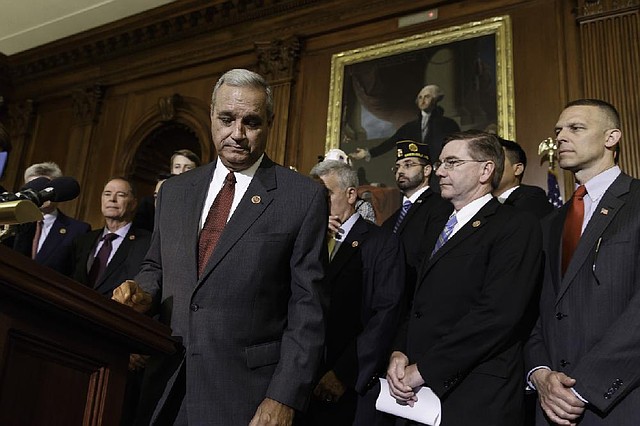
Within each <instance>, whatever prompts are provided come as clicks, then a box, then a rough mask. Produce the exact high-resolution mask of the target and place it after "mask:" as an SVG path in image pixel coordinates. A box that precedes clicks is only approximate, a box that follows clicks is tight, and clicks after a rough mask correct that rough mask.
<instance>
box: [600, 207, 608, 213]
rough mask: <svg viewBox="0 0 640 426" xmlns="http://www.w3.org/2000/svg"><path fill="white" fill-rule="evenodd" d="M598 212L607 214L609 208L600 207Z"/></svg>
mask: <svg viewBox="0 0 640 426" xmlns="http://www.w3.org/2000/svg"><path fill="white" fill-rule="evenodd" d="M600 214H604V215H608V214H609V210H607V209H605V208H604V207H603V208H601V209H600Z"/></svg>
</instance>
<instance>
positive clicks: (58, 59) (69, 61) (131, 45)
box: [9, 0, 320, 84]
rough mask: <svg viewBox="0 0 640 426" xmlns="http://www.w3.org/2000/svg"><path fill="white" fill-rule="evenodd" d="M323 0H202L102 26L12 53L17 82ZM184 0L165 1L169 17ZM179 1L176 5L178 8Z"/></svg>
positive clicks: (14, 78) (13, 74)
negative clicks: (126, 22)
mask: <svg viewBox="0 0 640 426" xmlns="http://www.w3.org/2000/svg"><path fill="white" fill-rule="evenodd" d="M319 1H320V0H221V1H217V2H199V3H200V5H201V7H200V8H197V9H193V10H188V11H184V12H182V13H178V14H175V15H173V16H170V17H169V18H165V19H158V20H155V21H153V22H149V17H146V19H139V22H138V23H137V24H138V25H136V23H135V22H134V23H129V25H127V27H126V28H119V29H117V30H115V31H111V32H109V31H105V28H106V27H107V26H104V27H100V28H99V29H96V30H95V31H89V32H87V33H86V35H84V36H83V39H86V41H83V42H79V41H78V38H77V37H69V38H67V39H63V40H61V41H59V42H56V43H53V44H52V45H51V46H43V47H42V48H36V49H32V50H31V51H29V52H25V53H23V54H16V55H13V56H10V57H9V61H10V63H11V76H12V77H13V81H14V83H16V84H18V83H24V82H27V81H29V80H32V79H35V78H41V77H43V76H46V75H49V74H52V73H58V72H62V71H65V70H69V69H74V68H77V67H80V66H87V65H93V64H96V63H101V62H104V61H107V60H111V59H114V58H118V57H121V56H125V55H129V54H133V53H136V52H139V51H142V50H147V49H150V48H153V47H159V46H162V45H165V44H167V43H170V42H174V41H179V40H182V39H185V38H190V37H194V36H198V35H201V34H205V33H208V32H213V31H220V29H222V28H226V27H230V26H233V25H237V24H240V23H245V22H250V21H253V20H257V19H259V18H260V19H262V18H264V17H267V16H273V15H277V14H282V13H285V12H289V11H292V10H295V9H299V8H302V7H305V6H308V5H309V4H312V3H315V2H319ZM180 3H181V2H177V5H176V3H172V4H169V5H167V6H164V7H162V8H160V9H163V11H164V14H163V15H164V16H165V17H166V16H167V15H170V14H171V12H172V11H173V10H174V9H178V8H181V6H182V4H180ZM174 5H175V7H174Z"/></svg>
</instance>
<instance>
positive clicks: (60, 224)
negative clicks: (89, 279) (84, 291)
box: [13, 210, 91, 275]
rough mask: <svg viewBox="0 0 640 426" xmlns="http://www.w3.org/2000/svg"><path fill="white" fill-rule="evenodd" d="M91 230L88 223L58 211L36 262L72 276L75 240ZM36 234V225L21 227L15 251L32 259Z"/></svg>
mask: <svg viewBox="0 0 640 426" xmlns="http://www.w3.org/2000/svg"><path fill="white" fill-rule="evenodd" d="M90 230H91V226H90V225H89V224H88V223H85V222H81V221H79V220H75V219H73V218H70V217H69V216H67V215H65V214H64V213H62V212H61V211H60V210H58V217H57V218H56V221H55V222H54V223H53V226H52V227H51V231H49V234H48V235H47V239H46V240H45V241H44V243H43V244H42V247H41V248H40V251H39V252H38V254H37V255H36V258H35V261H36V262H38V263H39V264H41V265H44V266H48V267H50V268H51V269H55V270H56V271H58V272H60V273H62V274H65V275H71V272H72V271H73V261H72V257H71V246H72V243H73V240H74V239H75V238H76V237H78V236H80V235H83V234H86V233H87V232H89V231H90ZM35 232H36V224H35V223H25V224H22V225H19V227H18V232H17V234H16V237H15V240H14V244H13V248H14V250H16V251H18V252H20V253H22V254H24V255H25V256H29V257H31V245H32V243H33V237H34V236H35Z"/></svg>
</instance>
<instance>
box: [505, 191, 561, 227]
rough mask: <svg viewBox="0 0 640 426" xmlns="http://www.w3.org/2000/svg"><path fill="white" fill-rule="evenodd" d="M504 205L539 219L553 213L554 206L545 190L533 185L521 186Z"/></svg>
mask: <svg viewBox="0 0 640 426" xmlns="http://www.w3.org/2000/svg"><path fill="white" fill-rule="evenodd" d="M504 203H505V204H507V205H509V206H514V207H515V208H517V209H520V210H524V211H528V212H530V213H533V214H534V215H535V216H536V217H537V218H538V219H542V218H543V217H545V216H546V215H548V214H549V213H551V212H552V211H553V205H552V204H551V203H550V202H549V199H548V198H547V194H546V193H545V192H544V190H543V189H542V188H539V187H537V186H531V185H523V184H520V186H518V188H516V190H515V191H513V192H512V193H511V194H510V195H509V197H508V198H507V199H506V200H505V202H504Z"/></svg>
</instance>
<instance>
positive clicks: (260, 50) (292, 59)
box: [255, 37, 302, 83]
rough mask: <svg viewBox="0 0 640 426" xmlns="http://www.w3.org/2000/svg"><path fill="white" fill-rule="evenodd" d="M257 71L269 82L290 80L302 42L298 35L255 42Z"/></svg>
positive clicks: (293, 73)
mask: <svg viewBox="0 0 640 426" xmlns="http://www.w3.org/2000/svg"><path fill="white" fill-rule="evenodd" d="M255 48H256V55H257V57H258V72H259V73H260V74H261V75H263V76H264V77H265V78H266V79H267V80H268V81H269V82H271V83H277V82H279V81H283V80H284V81H290V80H292V79H293V77H294V75H295V69H296V64H297V62H298V59H299V58H300V51H301V50H302V43H301V42H300V40H299V39H298V37H289V38H287V39H284V40H273V41H269V42H256V43H255Z"/></svg>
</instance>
